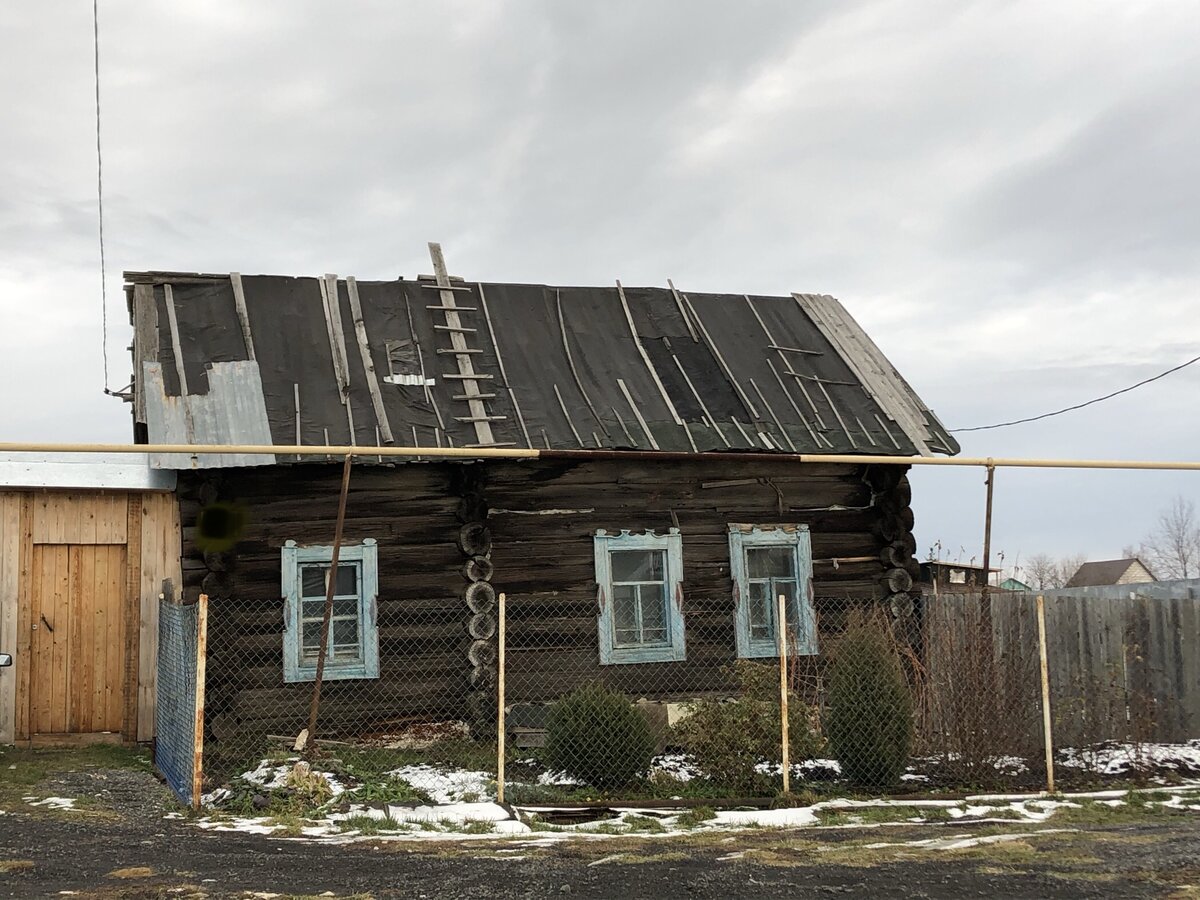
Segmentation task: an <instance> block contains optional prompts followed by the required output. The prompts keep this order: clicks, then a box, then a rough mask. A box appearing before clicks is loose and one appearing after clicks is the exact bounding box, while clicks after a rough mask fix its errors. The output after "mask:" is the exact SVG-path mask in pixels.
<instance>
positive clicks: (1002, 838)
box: [864, 828, 1075, 850]
mask: <svg viewBox="0 0 1200 900" xmlns="http://www.w3.org/2000/svg"><path fill="white" fill-rule="evenodd" d="M1070 831H1075V829H1073V828H1044V829H1042V830H1041V831H1029V832H1024V833H1021V834H988V835H982V836H980V837H954V838H926V839H925V840H921V841H903V842H900V843H888V842H880V843H877V844H866V845H865V847H864V849H866V850H884V849H887V848H889V847H911V848H914V849H918V850H968V849H970V848H971V847H979V846H983V845H985V844H1003V843H1007V842H1008V841H1020V840H1023V839H1025V838H1031V837H1038V836H1040V835H1043V834H1062V833H1064V832H1070Z"/></svg>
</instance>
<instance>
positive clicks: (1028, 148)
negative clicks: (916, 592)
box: [0, 0, 1200, 562]
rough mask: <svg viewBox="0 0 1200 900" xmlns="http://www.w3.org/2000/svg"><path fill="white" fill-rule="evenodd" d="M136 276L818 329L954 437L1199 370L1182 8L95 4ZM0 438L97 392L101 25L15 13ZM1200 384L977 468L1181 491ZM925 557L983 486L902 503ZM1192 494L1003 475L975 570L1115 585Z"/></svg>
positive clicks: (55, 436)
mask: <svg viewBox="0 0 1200 900" xmlns="http://www.w3.org/2000/svg"><path fill="white" fill-rule="evenodd" d="M100 14H101V66H102V81H103V104H104V119H103V137H104V150H105V190H106V204H107V206H106V211H107V219H106V229H107V239H108V261H109V274H108V291H109V301H110V306H109V320H108V321H109V340H108V349H109V356H110V360H111V373H112V374H111V382H112V386H113V387H115V388H119V387H121V386H122V385H124V384H125V383H126V382H127V381H128V376H129V369H130V365H129V362H128V354H127V352H126V350H125V347H126V345H127V344H128V342H129V340H130V332H129V328H128V324H127V321H126V317H125V313H124V299H123V295H122V292H121V283H122V282H121V274H120V273H121V270H122V269H151V268H163V269H185V270H201V271H230V270H237V271H242V272H246V273H251V272H253V273H259V272H266V273H288V274H318V273H321V272H339V273H343V274H353V275H356V276H357V277H359V278H372V277H374V278H388V277H395V276H396V275H399V274H406V275H410V276H411V275H415V274H417V273H418V272H419V271H426V270H427V269H428V262H427V257H426V255H425V241H427V240H440V241H441V242H442V243H443V245H444V246H445V248H446V253H447V257H448V259H449V261H450V265H451V267H452V269H453V270H455V271H456V272H458V273H459V274H463V275H465V276H467V277H469V278H479V279H489V280H497V281H502V280H515V281H544V282H559V283H575V284H586V283H597V284H610V283H611V282H612V280H613V279H614V278H621V279H622V280H623V281H624V282H625V283H627V284H637V283H646V284H663V283H664V282H665V279H666V278H667V277H668V276H669V277H672V278H673V279H674V280H675V283H676V284H677V285H680V286H681V287H684V288H692V289H694V290H734V291H738V292H742V291H750V292H759V293H785V292H788V291H791V290H798V291H813V292H826V293H831V294H834V295H836V296H838V297H840V298H841V299H842V300H843V302H845V303H846V305H847V307H848V308H849V309H850V310H851V312H852V313H853V314H854V315H855V316H856V317H858V319H859V320H860V322H861V323H862V324H863V325H864V327H865V328H866V329H867V330H868V332H870V333H871V334H872V336H873V337H874V338H875V339H876V341H877V342H878V343H879V344H880V346H881V347H882V348H883V350H884V352H885V353H886V354H887V355H888V356H889V357H890V358H891V359H892V360H893V362H895V363H896V365H897V366H898V367H899V368H900V369H901V371H902V372H903V373H904V374H905V376H906V377H907V378H908V379H909V380H910V381H911V382H912V383H913V385H914V386H915V387H916V388H917V390H918V391H919V392H920V393H921V394H922V396H923V397H924V398H925V400H926V401H927V402H928V403H929V404H930V405H931V406H933V407H934V408H935V409H936V410H937V411H938V413H939V414H940V416H941V417H942V419H943V420H944V421H945V422H946V424H947V425H948V426H949V427H952V428H953V427H956V426H969V425H978V424H985V423H989V422H994V421H1000V420H1004V419H1007V418H1010V417H1018V416H1022V415H1026V414H1032V413H1038V412H1042V411H1045V410H1048V409H1053V408H1057V407H1059V406H1063V405H1067V404H1070V403H1073V402H1077V401H1080V400H1084V399H1087V398H1089V397H1091V396H1094V395H1097V394H1102V393H1106V392H1108V391H1110V390H1113V389H1115V388H1118V387H1121V386H1123V385H1125V384H1127V383H1131V382H1133V381H1136V380H1138V379H1140V378H1143V377H1146V376H1148V375H1150V374H1153V373H1154V372H1156V371H1159V370H1161V369H1165V368H1167V367H1169V366H1171V365H1175V364H1176V363H1178V362H1180V361H1182V360H1183V359H1185V358H1188V357H1190V356H1194V355H1196V354H1197V353H1200V350H1198V349H1197V347H1200V315H1198V313H1200V254H1198V253H1197V250H1196V248H1197V247H1198V246H1200V214H1198V209H1200V152H1198V151H1200V104H1198V103H1197V102H1196V98H1197V96H1200V6H1198V5H1196V4H1191V3H1170V2H1160V3H1150V2H1136V0H1120V2H1112V3H1106V2H1097V0H1087V2H1082V0H1080V2H1057V3H1053V4H1048V3H1045V2H963V0H953V2H919V3H918V2H889V0H884V2H864V3H850V2H837V3H832V2H830V3H822V2H807V3H803V4H801V3H793V2H782V0H780V2H738V3H733V2H726V3H715V2H697V0H687V2H684V0H677V2H656V3H646V2H632V0H606V2H604V3H595V2H592V3H587V4H585V3H581V2H564V0H541V2H534V0H529V2H498V0H489V2H484V0H475V2H447V0H442V2H420V3H417V2H395V0H389V2H385V0H378V2H350V0H341V2H337V3H334V2H329V0H327V2H318V0H274V2H272V0H259V2H255V3H246V2H243V0H206V2H199V0H196V2H190V3H161V4H146V3H135V2H133V0H100ZM0 45H2V46H3V49H4V52H3V53H0V115H2V119H0V166H2V171H3V172H4V173H5V177H4V190H3V192H0V310H2V312H3V322H4V327H3V328H2V329H0V354H2V355H3V358H4V360H5V369H6V372H7V374H8V377H6V378H4V379H3V381H0V410H3V422H4V428H3V432H4V437H5V438H8V439H45V440H121V441H123V440H126V439H128V437H129V434H130V427H129V416H128V410H127V408H126V407H125V406H123V405H122V404H121V403H119V402H118V401H114V400H111V399H107V398H105V397H104V396H103V395H102V394H101V392H100V388H101V387H102V380H103V376H102V371H101V355H100V348H101V315H100V292H99V274H98V259H97V251H96V216H95V199H96V198H95V155H94V154H95V145H94V127H95V122H94V118H93V106H92V104H93V94H92V91H93V85H92V23H91V4H90V3H89V2H87V0H44V2H40V3H20V4H17V3H7V4H4V5H3V7H2V8H0ZM1198 389H1200V366H1196V367H1194V368H1193V369H1190V370H1187V371H1185V372H1182V373H1180V374H1178V375H1174V376H1172V377H1171V378H1169V379H1166V380H1164V381H1162V382H1160V383H1157V384H1156V385H1154V386H1151V387H1148V388H1146V389H1144V390H1143V391H1139V392H1135V393H1133V394H1130V395H1128V396H1126V397H1122V398H1119V399H1117V400H1114V401H1112V402H1109V403H1106V404H1102V405H1100V406H1097V407H1094V408H1091V409H1089V410H1085V411H1083V412H1079V413H1074V414H1071V415H1069V416H1063V417H1061V418H1059V419H1056V420H1051V421H1048V422H1044V423H1037V424H1034V425H1026V426H1021V427H1018V428H1012V429H1006V430H1001V431H994V432H982V433H979V434H975V435H964V436H962V437H963V447H964V452H965V453H967V454H969V455H994V456H1039V457H1071V456H1079V457H1114V458H1115V457H1143V458H1162V459H1168V458H1193V459H1195V458H1197V457H1198V456H1200V453H1198V449H1197V448H1198V447H1200V424H1198V420H1200V417H1198V416H1197V413H1196V409H1197V402H1196V397H1197V391H1198ZM914 480H915V487H916V492H917V495H916V496H917V499H916V505H917V522H918V539H919V541H920V542H921V548H922V555H923V554H924V552H925V550H926V549H927V548H928V546H929V545H930V544H932V543H933V542H934V541H936V540H941V541H942V543H943V545H944V546H947V547H950V548H952V552H951V554H950V555H951V556H957V555H958V552H959V551H958V548H959V547H960V546H961V547H965V548H966V553H965V554H964V558H968V557H970V556H972V555H975V554H977V553H978V552H979V544H980V540H981V531H982V496H983V488H982V474H981V473H979V472H977V471H965V470H964V471H947V470H937V471H932V472H929V471H926V472H921V473H919V474H918V475H916V476H915V478H914ZM1179 492H1185V493H1187V494H1189V495H1190V496H1193V497H1196V498H1197V499H1200V476H1196V477H1186V476H1179V475H1153V474H1120V473H1107V474H1105V473H1050V472H1010V471H1004V472H1001V473H1000V474H999V475H998V480H997V507H996V514H997V524H996V529H997V532H996V543H997V547H998V548H999V549H1002V550H1004V551H1005V553H1006V554H1007V557H1008V560H1007V561H1008V562H1012V561H1013V559H1014V557H1015V556H1016V554H1018V553H1021V554H1023V555H1025V556H1028V555H1029V554H1031V553H1033V552H1036V551H1039V550H1046V551H1049V552H1052V553H1072V552H1086V553H1089V554H1090V555H1091V556H1092V557H1093V558H1100V557H1103V556H1105V555H1115V554H1116V553H1117V552H1118V551H1119V550H1120V548H1121V546H1122V544H1124V543H1127V542H1133V541H1136V540H1137V539H1138V538H1139V537H1141V536H1142V534H1143V533H1144V532H1145V531H1146V530H1147V529H1148V528H1149V527H1150V525H1151V524H1152V520H1153V518H1154V514H1155V510H1156V509H1157V508H1158V507H1160V506H1162V505H1164V504H1165V503H1167V502H1168V501H1169V500H1170V498H1171V497H1172V496H1173V495H1174V494H1176V493H1179Z"/></svg>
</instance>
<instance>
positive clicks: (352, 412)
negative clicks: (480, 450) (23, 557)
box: [126, 250, 959, 468]
mask: <svg viewBox="0 0 1200 900" xmlns="http://www.w3.org/2000/svg"><path fill="white" fill-rule="evenodd" d="M435 259H436V260H437V261H438V262H440V250H438V251H436V256H435ZM126 280H127V282H128V283H129V285H128V288H127V290H128V292H129V295H130V313H131V318H132V320H133V324H134V330H135V342H134V343H135V350H134V353H135V360H134V362H135V368H136V369H137V370H138V371H137V375H136V378H135V379H134V382H135V397H134V415H135V420H136V421H139V422H144V423H145V424H146V426H147V432H148V438H149V441H150V442H151V443H187V444H204V443H259V444H276V445H292V444H296V443H303V444H312V445H322V444H326V443H328V444H332V445H344V444H350V443H353V444H357V445H369V446H376V445H378V444H379V443H383V444H387V443H389V438H390V442H391V443H394V444H396V445H407V446H424V447H433V446H456V447H469V446H515V447H527V446H532V447H539V448H554V449H580V448H597V447H603V448H609V449H612V448H637V449H642V450H649V449H655V450H674V451H705V450H724V449H736V450H754V451H759V452H769V451H772V450H774V451H785V452H792V451H798V452H803V453H870V454H888V455H896V456H909V455H914V454H920V455H930V454H932V453H934V452H939V453H947V454H953V453H957V452H958V449H959V447H958V444H957V443H956V442H955V440H954V439H953V438H952V437H951V436H950V435H949V434H948V433H947V432H946V429H945V428H944V427H943V426H942V424H941V423H940V422H939V421H938V419H937V417H936V416H935V415H934V414H933V413H932V412H931V411H930V410H929V408H928V407H927V406H926V405H925V404H924V403H923V402H922V401H921V400H920V398H919V397H917V395H916V394H915V393H914V392H913V390H912V389H911V388H910V387H909V386H908V383H907V382H905V381H904V379H903V378H902V377H901V376H900V375H899V373H898V372H897V371H896V370H895V368H893V367H892V365H891V364H890V363H889V362H888V361H887V359H886V358H884V356H883V354H882V353H881V352H880V351H879V349H878V347H876V346H875V344H874V342H872V341H871V339H870V338H868V337H867V336H866V334H865V333H864V332H863V331H862V329H861V328H859V326H858V324H857V323H856V322H855V321H854V320H853V319H852V318H851V317H850V315H849V313H847V312H846V310H845V308H844V307H843V306H842V305H841V303H839V302H838V301H837V300H835V299H833V298H832V297H826V296H818V295H812V294H793V295H791V296H786V297H783V296H779V297H767V296H758V295H755V296H746V295H735V294H699V293H692V292H687V293H683V292H677V291H675V290H674V288H654V287H621V286H620V285H614V286H613V287H552V286H547V285H539V284H491V283H482V284H481V283H476V282H470V283H468V282H463V281H461V280H450V279H448V278H446V277H445V276H444V275H443V276H442V277H441V280H440V283H435V282H434V281H433V280H432V279H431V278H428V277H423V278H421V279H418V280H416V281H410V280H403V279H400V280H396V281H361V282H360V281H356V280H354V279H338V278H337V277H336V276H325V277H324V278H292V277H281V276H246V277H242V276H239V275H197V274H186V275H185V274H181V273H169V272H150V273H126ZM329 298H336V302H335V303H330V302H328V301H329ZM180 356H182V367H180V362H181V360H180V359H179V357H180ZM181 370H182V376H183V377H182V380H181V377H180V371H181ZM472 375H473V376H474V377H470V376H472ZM183 382H186V389H185V390H181V383H183ZM181 394H183V395H186V396H185V397H184V399H183V401H182V402H181V400H180V396H181ZM297 400H298V405H297ZM343 401H344V402H343ZM351 423H352V425H351ZM351 428H352V429H353V432H351ZM273 461H275V460H274V459H272V458H271V457H237V458H229V457H218V456H213V455H204V456H200V457H199V458H198V459H197V460H196V461H193V459H192V458H191V457H190V456H182V455H180V456H177V457H175V458H174V459H169V458H167V459H155V460H154V463H155V464H156V465H160V466H166V467H176V468H191V467H193V466H195V465H199V466H201V467H204V466H220V465H253V464H263V463H270V462H273Z"/></svg>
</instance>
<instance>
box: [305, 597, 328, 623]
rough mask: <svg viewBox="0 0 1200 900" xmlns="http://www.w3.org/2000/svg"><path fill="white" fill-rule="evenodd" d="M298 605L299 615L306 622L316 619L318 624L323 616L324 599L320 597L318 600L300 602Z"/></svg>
mask: <svg viewBox="0 0 1200 900" xmlns="http://www.w3.org/2000/svg"><path fill="white" fill-rule="evenodd" d="M300 605H301V610H300V615H301V616H303V617H304V619H305V620H306V621H307V620H310V619H316V620H317V621H318V622H320V621H321V619H322V618H323V617H324V615H325V598H324V597H322V598H321V599H320V600H311V599H309V600H301V601H300Z"/></svg>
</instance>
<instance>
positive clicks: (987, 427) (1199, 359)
mask: <svg viewBox="0 0 1200 900" xmlns="http://www.w3.org/2000/svg"><path fill="white" fill-rule="evenodd" d="M1198 362H1200V356H1196V357H1193V358H1192V359H1189V360H1188V361H1187V362H1184V363H1180V364H1179V365H1177V366H1175V367H1174V368H1173V369H1167V371H1165V372H1159V373H1158V374H1157V375H1155V376H1153V377H1151V378H1147V379H1145V380H1144V381H1139V382H1138V383H1137V384H1131V385H1129V387H1125V388H1121V389H1120V390H1119V391H1113V392H1112V393H1111V394H1105V395H1104V396H1103V397H1097V398H1095V399H1094V400H1088V401H1087V402H1085V403H1076V404H1075V405H1074V406H1068V407H1065V408H1064V409H1057V410H1055V411H1054V412H1048V413H1042V414H1041V415H1040V416H1030V417H1029V418H1027V419H1014V420H1013V421H1011V422H999V423H997V424H996V425H976V426H975V427H974V428H951V429H950V431H951V433H954V434H961V433H962V432H964V431H988V430H990V429H993V428H1008V427H1009V426H1010V425H1024V424H1025V423H1026V422H1037V421H1039V420H1041V419H1049V418H1051V417H1052V416H1061V415H1062V414H1063V413H1069V412H1074V411H1075V410H1077V409H1083V408H1084V407H1085V406H1092V405H1093V404H1095V403H1102V402H1103V401H1105V400H1111V399H1112V398H1113V397H1118V396H1120V395H1121V394H1128V393H1129V392H1130V391H1132V390H1136V389H1137V388H1140V387H1142V386H1143V385H1147V384H1150V382H1152V381H1158V380H1159V379H1160V378H1166V377H1167V376H1168V375H1171V374H1173V373H1175V372H1178V371H1179V370H1180V369H1186V368H1187V367H1188V366H1190V365H1193V364H1195V363H1198Z"/></svg>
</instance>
